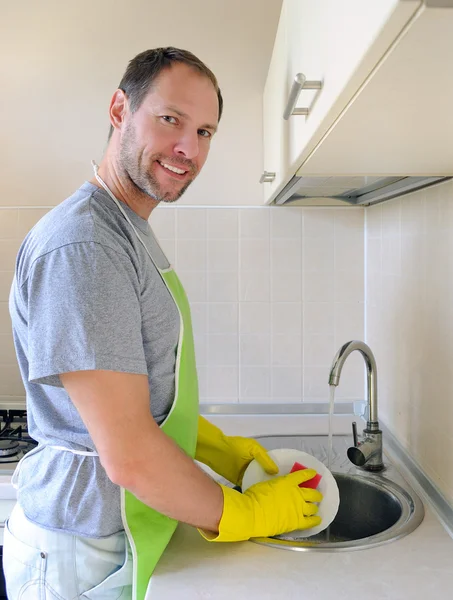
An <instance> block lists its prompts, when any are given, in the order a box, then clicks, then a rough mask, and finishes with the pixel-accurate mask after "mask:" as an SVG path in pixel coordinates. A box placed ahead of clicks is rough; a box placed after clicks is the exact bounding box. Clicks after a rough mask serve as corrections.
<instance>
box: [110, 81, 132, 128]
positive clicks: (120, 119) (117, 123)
mask: <svg viewBox="0 0 453 600" xmlns="http://www.w3.org/2000/svg"><path fill="white" fill-rule="evenodd" d="M128 108H129V103H128V101H127V96H126V94H125V93H124V92H123V90H119V89H118V90H116V92H115V93H114V94H113V96H112V99H111V101H110V109H109V115H110V123H111V124H112V127H114V128H115V129H121V127H122V125H123V123H124V118H125V116H126V113H127V111H128Z"/></svg>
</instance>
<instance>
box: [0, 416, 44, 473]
mask: <svg viewBox="0 0 453 600" xmlns="http://www.w3.org/2000/svg"><path fill="white" fill-rule="evenodd" d="M36 445H37V442H36V441H35V440H34V439H33V438H31V437H30V436H29V435H28V429H27V411H26V410H24V409H0V477H1V476H2V475H12V473H13V472H14V469H15V468H16V465H17V463H18V462H19V461H20V459H21V458H22V457H23V456H25V454H27V452H29V451H30V450H32V449H33V448H34V447H35V446H36Z"/></svg>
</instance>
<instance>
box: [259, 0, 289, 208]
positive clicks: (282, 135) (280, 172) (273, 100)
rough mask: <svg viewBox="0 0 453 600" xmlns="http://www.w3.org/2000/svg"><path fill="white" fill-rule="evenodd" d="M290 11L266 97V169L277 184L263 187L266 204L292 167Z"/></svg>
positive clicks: (282, 19) (283, 19) (276, 46)
mask: <svg viewBox="0 0 453 600" xmlns="http://www.w3.org/2000/svg"><path fill="white" fill-rule="evenodd" d="M286 8H287V3H286V2H283V4H282V11H281V14H280V20H279V24H278V28H277V34H276V36H275V42H274V49H273V52H272V57H271V62H270V65H269V71H268V74H267V79H266V85H265V88H264V96H263V155H264V156H263V158H264V160H263V165H264V171H267V172H271V173H275V178H274V180H273V181H270V182H268V183H264V184H263V189H264V201H265V202H266V201H267V200H268V199H269V198H270V196H271V195H272V194H273V193H274V191H275V190H277V188H278V187H279V185H280V184H281V182H282V180H283V178H284V177H285V176H286V173H287V170H288V164H289V156H288V154H287V150H288V144H287V140H288V130H289V123H288V122H287V121H284V120H283V111H284V110H285V106H286V101H287V80H288V76H287V70H288V43H287V20H286V14H287V12H286Z"/></svg>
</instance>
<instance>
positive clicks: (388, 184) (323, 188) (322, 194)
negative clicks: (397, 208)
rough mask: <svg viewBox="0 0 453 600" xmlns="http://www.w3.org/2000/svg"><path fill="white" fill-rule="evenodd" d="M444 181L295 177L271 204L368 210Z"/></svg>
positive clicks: (411, 178) (368, 177)
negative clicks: (345, 204) (361, 207)
mask: <svg viewBox="0 0 453 600" xmlns="http://www.w3.org/2000/svg"><path fill="white" fill-rule="evenodd" d="M448 179H451V177H445V176H442V177H439V176H437V177H428V176H425V177H423V176H421V177H409V176H403V175H400V176H393V177H371V176H359V177H348V176H334V177H326V176H317V177H306V176H303V177H299V176H297V175H295V176H294V177H293V178H292V179H291V180H290V181H289V182H288V184H287V185H286V186H285V187H284V188H283V189H282V190H281V192H280V193H279V194H278V196H277V197H276V198H275V200H274V204H279V205H283V204H298V205H307V204H310V205H318V206H320V205H323V204H324V205H325V204H335V205H338V204H342V203H347V204H350V205H354V206H369V205H370V204H376V203H378V202H384V201H385V200H391V199H392V198H396V197H397V196H401V195H403V194H409V193H410V192H414V191H416V190H420V189H423V188H425V187H428V186H430V185H434V184H436V183H440V182H442V181H447V180H448ZM326 201H330V202H326Z"/></svg>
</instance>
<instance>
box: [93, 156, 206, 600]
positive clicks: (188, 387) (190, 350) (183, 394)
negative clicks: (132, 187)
mask: <svg viewBox="0 0 453 600" xmlns="http://www.w3.org/2000/svg"><path fill="white" fill-rule="evenodd" d="M93 166H94V167H95V175H96V178H97V179H98V181H99V183H100V184H101V185H102V187H103V188H104V189H105V190H106V192H107V193H108V194H109V196H110V197H111V198H112V200H113V201H114V202H115V204H116V205H117V206H118V208H119V209H120V211H121V212H122V213H123V215H124V217H125V218H126V220H127V221H128V223H129V224H130V225H131V227H132V229H133V230H134V231H135V234H136V235H137V237H138V239H139V240H140V242H141V243H142V245H143V246H144V248H145V250H146V252H147V254H148V255H149V257H150V259H151V260H152V261H153V263H154V264H155V266H156V269H158V271H159V273H160V275H161V277H162V279H163V281H164V283H165V285H166V286H167V288H168V291H169V292H170V294H171V296H172V297H173V300H174V302H175V304H176V307H177V308H178V311H179V315H180V333H179V342H178V349H177V355H176V368H175V398H174V400H173V404H172V407H171V410H170V412H169V414H168V416H167V418H166V419H165V421H164V422H163V423H162V425H161V429H162V431H163V432H164V433H165V434H166V435H168V436H169V437H171V438H172V439H173V440H174V442H176V444H178V446H179V447H180V448H182V450H183V451H184V452H185V453H186V454H187V455H188V456H190V457H191V458H194V456H195V449H196V446H197V434H198V379H197V370H196V365H195V350H194V343H193V333H192V321H191V317H190V308H189V301H188V300H187V296H186V294H185V292H184V288H183V287H182V285H181V282H180V281H179V279H178V276H177V275H176V273H175V272H174V271H173V269H171V268H170V269H165V270H162V269H159V267H158V266H157V265H156V263H155V262H154V260H153V258H152V256H151V254H150V252H149V250H148V248H147V247H146V245H145V243H144V242H143V240H142V239H141V237H140V235H139V234H138V232H137V230H136V229H135V227H134V225H133V223H132V222H131V221H130V219H129V217H128V215H127V213H126V212H125V211H124V209H123V208H122V206H121V204H120V202H119V201H118V200H117V199H116V198H115V196H114V195H113V194H112V192H111V191H110V190H109V188H108V187H107V185H106V184H105V183H104V182H103V181H102V179H101V178H100V177H99V176H98V174H97V169H96V167H97V165H93ZM121 516H122V520H123V525H124V529H125V531H126V535H127V538H128V540H129V544H130V546H131V550H132V557H133V581H132V600H145V599H146V600H148V599H149V598H150V594H151V592H150V591H149V588H150V579H151V575H152V574H153V571H154V569H155V568H156V565H157V563H158V562H159V559H160V557H161V556H162V554H163V552H164V550H165V548H166V547H167V544H168V542H169V541H170V539H171V537H172V535H173V533H174V531H175V529H176V526H177V525H178V521H176V520H175V519H171V518H170V517H167V516H165V515H163V514H161V513H159V512H157V511H156V510H154V509H153V508H151V507H149V506H148V505H146V504H144V503H143V502H141V501H140V500H139V499H138V498H136V497H135V496H134V494H132V493H131V492H129V491H128V490H126V489H124V488H121Z"/></svg>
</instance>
